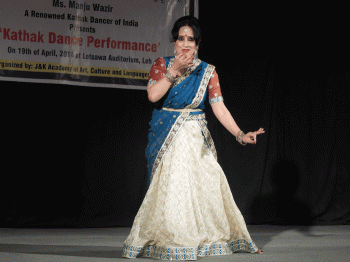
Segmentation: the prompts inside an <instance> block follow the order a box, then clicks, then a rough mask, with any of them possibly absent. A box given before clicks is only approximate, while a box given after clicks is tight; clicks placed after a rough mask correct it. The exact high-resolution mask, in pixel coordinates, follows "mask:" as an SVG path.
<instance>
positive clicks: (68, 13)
mask: <svg viewBox="0 0 350 262" xmlns="http://www.w3.org/2000/svg"><path fill="white" fill-rule="evenodd" d="M197 7H198V4H197V5H195V8H196V9H197V10H195V14H197V15H198V8H197ZM0 8H1V17H0V21H1V22H0V54H1V56H0V80H5V81H26V82H44V83H59V84H72V85H88V86H102V87H117V88H134V89H146V86H147V80H148V74H149V70H150V68H151V65H152V64H153V62H154V60H155V59H157V58H158V57H161V56H167V55H171V54H173V50H174V47H173V44H172V43H171V42H170V31H171V28H172V26H173V24H174V22H175V21H176V19H178V18H179V17H181V16H183V15H188V14H189V8H190V3H189V0H84V1H69V0H13V1H1V3H0Z"/></svg>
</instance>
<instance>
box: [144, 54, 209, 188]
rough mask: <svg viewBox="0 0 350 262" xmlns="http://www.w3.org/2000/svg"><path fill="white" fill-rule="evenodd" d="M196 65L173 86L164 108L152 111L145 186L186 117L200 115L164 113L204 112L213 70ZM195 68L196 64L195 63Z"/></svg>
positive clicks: (192, 113)
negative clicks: (184, 110)
mask: <svg viewBox="0 0 350 262" xmlns="http://www.w3.org/2000/svg"><path fill="white" fill-rule="evenodd" d="M173 58H174V57H164V59H165V62H166V66H167V68H168V66H169V64H170V63H172V60H173ZM197 64H198V65H197V66H196V68H195V69H194V70H193V71H192V72H191V74H190V75H189V76H187V77H186V78H184V79H183V80H182V81H181V82H180V83H178V84H176V85H175V86H173V87H172V88H171V89H170V91H169V92H168V95H167V97H166V99H165V101H164V103H163V109H160V110H158V109H154V110H153V114H152V120H151V122H150V123H149V125H150V129H149V134H148V145H147V148H146V152H145V153H146V158H147V171H148V181H147V182H148V185H149V184H150V182H151V179H152V174H153V173H154V172H155V169H156V168H157V167H158V164H159V163H160V161H161V159H162V157H163V155H164V154H165V153H166V150H167V148H168V147H169V146H170V144H171V142H172V140H173V139H174V138H175V136H176V133H177V131H178V130H179V128H181V125H182V123H183V122H184V121H186V119H187V118H188V117H191V116H195V115H200V114H203V112H201V111H196V112H187V113H183V112H176V111H167V110H164V108H169V109H202V110H203V109H204V108H205V106H204V101H205V98H206V96H207V84H208V81H209V78H210V77H211V74H212V72H213V70H214V67H213V66H212V65H208V64H207V63H205V62H203V61H200V60H199V59H197ZM195 65H196V64H195Z"/></svg>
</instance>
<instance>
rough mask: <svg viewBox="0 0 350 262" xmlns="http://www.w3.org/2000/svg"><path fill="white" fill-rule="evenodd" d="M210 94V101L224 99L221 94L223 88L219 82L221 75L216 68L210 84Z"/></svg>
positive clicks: (214, 101)
mask: <svg viewBox="0 0 350 262" xmlns="http://www.w3.org/2000/svg"><path fill="white" fill-rule="evenodd" d="M208 95H209V103H210V104H212V103H216V102H219V101H223V100H224V99H223V97H222V94H221V88H220V83H219V76H218V74H217V73H216V70H214V72H213V74H212V75H211V78H210V80H209V84H208Z"/></svg>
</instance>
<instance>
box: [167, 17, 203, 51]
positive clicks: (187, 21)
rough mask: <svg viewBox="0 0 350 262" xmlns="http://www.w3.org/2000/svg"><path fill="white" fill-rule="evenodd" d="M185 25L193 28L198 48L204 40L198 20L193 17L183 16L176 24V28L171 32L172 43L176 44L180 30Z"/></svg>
mask: <svg viewBox="0 0 350 262" xmlns="http://www.w3.org/2000/svg"><path fill="white" fill-rule="evenodd" d="M185 25H187V26H189V27H191V28H192V30H193V36H194V40H195V41H196V45H197V46H198V45H199V43H200V41H201V39H202V31H201V28H200V27H199V21H198V19H197V18H195V17H193V16H183V17H181V18H179V19H178V20H177V21H176V22H175V24H174V27H173V29H172V30H171V35H172V38H171V42H175V41H176V40H177V39H178V37H179V31H180V28H181V27H183V26H185Z"/></svg>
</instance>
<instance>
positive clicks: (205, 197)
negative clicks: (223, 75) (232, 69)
mask: <svg viewBox="0 0 350 262" xmlns="http://www.w3.org/2000/svg"><path fill="white" fill-rule="evenodd" d="M172 37H173V42H174V48H175V56H171V57H163V58H158V59H157V60H156V61H155V63H154V65H153V66H152V68H151V72H150V76H149V83H148V87H147V93H148V98H149V100H150V101H151V102H154V103H155V104H156V109H154V111H153V115H152V121H151V122H150V132H149V135H148V139H149V142H148V145H147V148H146V157H147V161H148V173H149V182H150V184H149V189H148V191H147V193H146V196H145V199H144V200H143V203H142V205H141V207H140V209H139V211H138V213H137V215H136V218H135V220H134V223H133V226H132V229H131V232H130V234H129V236H128V237H127V239H126V240H125V242H124V251H123V257H126V258H136V257H137V256H143V257H149V258H154V259H162V260H196V259H197V257H198V256H199V257H200V256H210V255H226V254H232V253H233V252H236V251H240V250H245V251H248V252H250V253H258V254H261V253H262V251H261V250H260V249H258V248H257V247H256V245H255V244H254V242H253V241H252V239H251V237H250V235H249V232H248V230H247V227H246V224H245V221H244V219H243V217H242V214H241V212H240V211H239V209H238V207H237V205H236V203H235V201H234V199H233V196H232V193H231V191H230V188H229V185H228V182H227V179H226V176H225V174H224V172H223V170H222V168H221V167H220V165H219V163H218V162H217V154H216V149H215V146H214V143H213V140H212V138H211V135H210V133H209V131H208V128H207V125H206V120H205V114H204V112H203V110H204V101H205V99H206V97H207V96H208V97H209V102H210V105H211V107H212V109H213V112H214V114H215V116H216V117H217V119H218V120H219V121H220V122H221V123H222V124H223V125H224V127H225V128H226V129H227V130H228V131H229V132H230V133H231V134H232V135H234V136H235V137H236V140H237V141H238V142H239V143H240V144H242V145H245V144H247V143H250V144H255V143H256V141H257V140H256V137H257V135H258V134H262V133H264V132H265V131H264V130H263V129H262V128H260V129H259V130H258V131H255V132H249V133H247V134H244V133H243V132H242V131H241V130H240V128H239V127H238V125H237V124H236V122H235V120H234V119H233V117H232V116H231V114H230V112H229V111H228V110H227V108H226V106H225V104H224V102H223V97H222V94H221V88H220V83H219V78H218V75H217V73H216V71H215V67H214V66H212V65H210V64H207V63H205V62H203V61H201V60H199V59H196V58H194V55H195V53H197V50H198V48H199V43H200V41H201V38H202V37H201V30H200V27H199V24H198V20H197V19H196V18H194V17H191V16H185V17H182V18H180V19H178V20H177V21H176V22H175V25H174V27H173V29H172ZM159 105H160V106H159Z"/></svg>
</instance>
